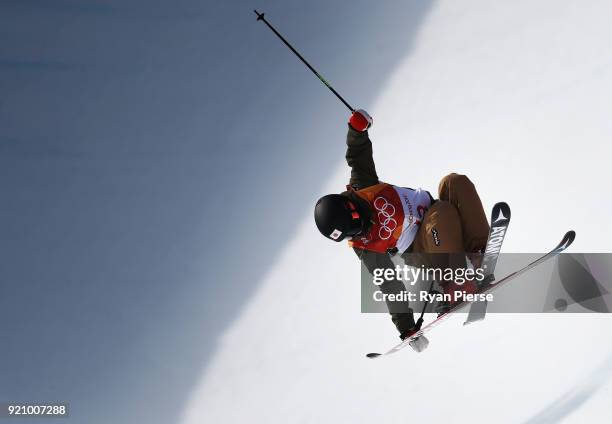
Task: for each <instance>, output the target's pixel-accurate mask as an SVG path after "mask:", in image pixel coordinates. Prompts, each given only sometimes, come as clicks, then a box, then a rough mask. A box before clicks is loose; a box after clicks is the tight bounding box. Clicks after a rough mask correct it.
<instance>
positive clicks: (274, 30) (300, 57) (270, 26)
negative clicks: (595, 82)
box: [254, 10, 355, 112]
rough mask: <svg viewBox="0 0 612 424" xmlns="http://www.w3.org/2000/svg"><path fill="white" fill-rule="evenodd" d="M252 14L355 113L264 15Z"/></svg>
mask: <svg viewBox="0 0 612 424" xmlns="http://www.w3.org/2000/svg"><path fill="white" fill-rule="evenodd" d="M254 12H255V14H256V15H257V20H258V21H262V22H263V23H264V24H266V25H267V26H268V28H270V29H271V30H272V32H273V33H274V34H276V36H277V37H278V38H280V40H281V41H282V42H283V43H285V45H286V46H287V47H289V50H291V51H292V52H293V53H294V54H295V55H296V56H297V57H298V58H299V59H300V60H301V61H302V62H304V65H306V66H307V67H308V69H310V70H311V71H312V73H313V74H315V75H316V76H317V78H319V80H320V81H321V82H322V83H323V84H325V86H326V87H327V88H329V89H330V90H331V92H332V93H334V94H335V95H336V97H337V98H338V99H340V101H341V102H342V103H344V105H345V106H346V107H348V108H349V109H350V111H351V112H354V111H355V109H354V108H353V107H352V106H351V105H349V104H348V103H347V101H346V100H344V99H343V98H342V96H341V95H340V94H338V92H337V91H336V90H334V87H332V86H331V85H330V84H329V83H328V82H327V81H326V80H325V78H323V77H322V76H321V74H319V73H318V72H317V71H316V69H315V68H313V67H312V66H311V65H310V63H308V62H307V61H306V59H304V58H303V57H302V55H301V54H300V53H298V51H297V50H296V49H294V48H293V46H292V45H291V44H289V42H288V41H287V40H285V38H284V37H283V36H282V35H280V34H279V33H278V31H277V30H276V29H274V27H273V26H272V25H270V23H269V22H268V21H267V20H266V18H265V17H264V15H265V14H264V13H259V12H258V11H257V10H254Z"/></svg>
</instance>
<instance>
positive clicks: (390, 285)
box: [354, 249, 415, 336]
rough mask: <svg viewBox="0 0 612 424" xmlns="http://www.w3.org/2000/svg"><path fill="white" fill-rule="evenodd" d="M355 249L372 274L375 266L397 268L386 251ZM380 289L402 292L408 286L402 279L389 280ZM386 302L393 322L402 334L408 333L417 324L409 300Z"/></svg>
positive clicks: (386, 291) (396, 292)
mask: <svg viewBox="0 0 612 424" xmlns="http://www.w3.org/2000/svg"><path fill="white" fill-rule="evenodd" d="M354 250H355V253H356V254H357V256H359V258H360V259H361V262H362V263H363V264H364V265H365V267H366V268H367V269H368V272H369V273H370V275H372V274H373V273H374V269H375V268H383V269H386V268H391V269H395V265H394V264H393V262H392V261H391V259H390V258H389V255H387V254H385V253H376V252H370V251H367V250H361V249H354ZM380 290H381V291H382V292H383V293H384V294H400V293H401V292H403V291H404V290H406V286H404V283H403V282H402V281H400V280H397V279H396V280H388V281H385V282H384V283H383V284H381V285H380ZM386 303H387V309H388V310H389V313H390V314H391V321H393V324H395V327H396V328H397V331H399V333H400V336H402V335H404V334H406V333H407V332H408V331H409V330H411V329H412V328H413V327H414V325H415V322H414V315H413V311H412V309H411V308H410V306H409V304H408V301H395V302H391V301H389V300H387V301H386Z"/></svg>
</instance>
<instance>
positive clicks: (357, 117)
mask: <svg viewBox="0 0 612 424" xmlns="http://www.w3.org/2000/svg"><path fill="white" fill-rule="evenodd" d="M372 123H373V120H372V117H371V116H370V115H369V114H368V112H366V111H365V110H363V109H357V110H356V111H355V112H353V114H352V115H351V118H350V119H349V125H350V126H351V128H353V129H354V130H355V131H361V132H363V131H366V130H367V129H368V128H370V127H371V126H372Z"/></svg>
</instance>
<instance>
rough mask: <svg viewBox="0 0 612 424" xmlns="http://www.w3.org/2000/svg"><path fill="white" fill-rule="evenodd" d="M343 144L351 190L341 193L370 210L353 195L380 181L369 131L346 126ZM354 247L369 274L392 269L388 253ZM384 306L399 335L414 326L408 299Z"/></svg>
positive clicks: (392, 289) (397, 285)
mask: <svg viewBox="0 0 612 424" xmlns="http://www.w3.org/2000/svg"><path fill="white" fill-rule="evenodd" d="M346 145H347V149H346V162H347V163H348V166H350V168H351V179H350V181H349V186H350V189H349V190H348V191H345V192H344V193H342V194H343V195H344V196H347V197H349V198H350V199H351V200H352V201H353V202H355V203H357V204H358V205H361V206H362V208H365V209H366V210H368V211H369V206H368V205H367V202H365V201H364V200H362V199H361V198H360V197H359V196H357V195H356V194H355V191H356V190H361V189H364V188H366V187H370V186H372V185H375V184H378V183H379V182H380V181H379V180H378V175H377V174H376V166H375V165H374V157H373V154H372V142H371V141H370V138H369V137H368V132H367V131H364V132H359V131H355V130H354V129H353V128H351V126H350V125H349V129H348V134H347V136H346ZM364 203H365V205H364ZM362 208H360V209H362ZM362 210H363V209H362ZM366 219H370V217H369V216H368V217H366ZM353 250H354V251H355V253H356V254H357V256H358V257H359V259H360V260H361V262H362V263H363V264H364V265H365V267H366V268H367V269H368V271H369V272H370V274H372V272H373V270H374V269H375V268H395V265H394V264H393V262H392V261H391V258H390V256H389V255H388V254H381V253H376V252H371V251H366V250H361V249H353ZM380 289H381V291H382V292H383V293H400V292H402V291H404V290H405V289H406V287H405V286H404V283H403V282H402V281H399V280H394V281H387V282H385V283H384V284H382V285H381V286H380ZM387 307H388V308H389V313H390V314H391V320H392V321H393V323H394V324H395V326H396V327H397V329H398V331H399V332H400V335H402V334H406V333H407V332H408V330H410V329H411V328H412V327H414V324H415V323H414V317H413V314H412V309H410V307H409V305H408V302H387Z"/></svg>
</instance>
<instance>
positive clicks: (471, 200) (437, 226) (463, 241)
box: [411, 173, 489, 267]
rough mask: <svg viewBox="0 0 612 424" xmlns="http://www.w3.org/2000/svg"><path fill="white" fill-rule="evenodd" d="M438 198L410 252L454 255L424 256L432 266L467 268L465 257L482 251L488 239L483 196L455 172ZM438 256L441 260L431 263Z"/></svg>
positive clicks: (424, 219) (443, 186)
mask: <svg viewBox="0 0 612 424" xmlns="http://www.w3.org/2000/svg"><path fill="white" fill-rule="evenodd" d="M438 197H439V199H440V200H438V201H436V202H435V203H434V204H433V205H432V206H431V207H430V208H429V210H428V211H427V212H426V213H425V216H424V217H423V222H422V223H421V227H420V228H419V231H418V232H417V235H416V238H415V240H414V242H413V245H412V249H411V251H412V252H413V253H425V254H451V255H424V256H427V257H428V258H429V260H427V261H426V262H429V263H430V264H432V265H441V263H440V262H441V261H444V262H446V264H447V265H451V266H453V267H455V266H465V255H466V254H468V255H469V254H470V253H473V252H479V251H481V250H483V249H484V247H485V245H486V243H487V237H488V236H489V223H488V222H487V217H486V215H485V212H484V209H483V207H482V203H481V201H480V197H478V193H477V192H476V188H475V187H474V184H472V182H471V181H470V180H469V178H468V177H466V176H465V175H460V174H454V173H453V174H449V175H447V176H446V177H444V178H443V179H442V181H440V185H439V187H438ZM437 256H440V260H433V261H432V260H431V258H436V257H437ZM442 258H445V259H442ZM432 262H434V263H432ZM449 262H450V263H449ZM461 262H463V264H461Z"/></svg>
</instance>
